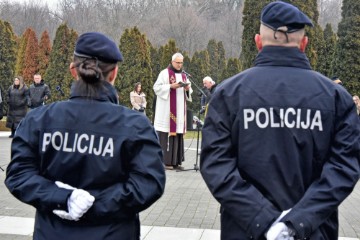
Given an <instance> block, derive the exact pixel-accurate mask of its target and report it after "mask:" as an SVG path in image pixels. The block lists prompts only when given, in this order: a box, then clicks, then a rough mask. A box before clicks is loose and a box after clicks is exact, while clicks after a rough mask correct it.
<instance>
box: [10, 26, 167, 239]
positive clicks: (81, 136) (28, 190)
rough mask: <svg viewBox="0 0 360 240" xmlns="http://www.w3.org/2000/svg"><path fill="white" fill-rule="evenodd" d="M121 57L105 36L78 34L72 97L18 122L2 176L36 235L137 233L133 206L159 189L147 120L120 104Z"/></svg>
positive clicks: (147, 201) (157, 153)
mask: <svg viewBox="0 0 360 240" xmlns="http://www.w3.org/2000/svg"><path fill="white" fill-rule="evenodd" d="M119 61H122V55H121V53H120V51H119V49H118V47H117V45H116V44H115V43H114V42H113V41H112V40H110V39H109V38H108V37H106V36H105V35H103V34H101V33H97V32H88V33H84V34H82V35H81V36H80V37H79V39H78V40H77V43H76V47H75V52H74V60H73V62H72V63H71V64H70V71H71V73H72V75H73V76H74V78H75V79H76V81H75V82H74V84H73V87H72V89H71V96H70V99H69V100H68V101H63V102H57V103H53V104H50V105H47V106H44V107H42V108H37V109H34V110H33V111H31V112H29V113H28V115H27V116H26V117H25V119H24V120H23V121H22V122H21V123H20V125H19V127H18V128H17V131H16V134H15V137H14V139H13V142H12V146H11V156H12V159H11V162H10V164H9V166H8V168H7V176H6V180H5V183H6V186H7V187H8V189H9V190H10V192H11V193H12V194H13V195H14V196H15V197H16V198H18V199H19V200H21V201H23V202H25V203H27V204H30V205H32V206H34V207H35V208H36V216H35V227H34V235H33V236H34V239H37V240H42V239H44V240H45V239H47V240H49V239H51V240H65V239H66V240H69V239H70V240H72V239H73V240H79V239H83V240H85V239H89V240H90V239H94V240H115V239H116V240H118V239H129V240H135V239H139V238H140V222H139V212H140V211H142V210H144V209H146V208H148V207H149V206H150V205H151V204H153V203H154V202H155V201H156V200H157V199H159V198H160V196H161V195H162V194H163V191H164V185H165V171H164V167H163V164H162V162H163V161H162V151H161V147H160V145H159V142H158V139H157V135H156V133H155V131H154V129H153V127H152V125H151V123H150V121H149V120H148V119H147V118H146V117H145V116H144V115H143V114H140V113H138V112H136V111H132V110H131V109H128V108H126V107H123V106H120V105H118V96H117V93H116V91H115V89H114V87H113V84H114V81H115V78H116V75H117V71H118V65H117V62H119Z"/></svg>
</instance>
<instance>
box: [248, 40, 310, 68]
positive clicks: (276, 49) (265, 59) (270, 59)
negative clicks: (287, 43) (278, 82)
mask: <svg viewBox="0 0 360 240" xmlns="http://www.w3.org/2000/svg"><path fill="white" fill-rule="evenodd" d="M254 64H255V66H284V67H297V68H304V69H309V70H310V69H311V66H310V63H309V59H308V58H307V57H306V55H305V53H303V52H301V51H300V50H299V49H298V48H296V47H280V46H266V47H264V48H263V49H262V50H261V51H260V52H259V53H258V55H257V56H256V58H255V62H254Z"/></svg>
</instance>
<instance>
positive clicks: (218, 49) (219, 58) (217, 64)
mask: <svg viewBox="0 0 360 240" xmlns="http://www.w3.org/2000/svg"><path fill="white" fill-rule="evenodd" d="M207 51H208V53H209V58H210V72H209V73H208V75H209V76H210V77H211V78H212V79H213V80H215V81H217V82H219V81H221V75H222V72H223V71H224V69H225V66H226V59H225V49H224V46H223V44H222V42H218V43H217V42H216V41H215V40H214V39H211V40H210V41H209V42H208V45H207Z"/></svg>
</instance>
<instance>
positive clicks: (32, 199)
mask: <svg viewBox="0 0 360 240" xmlns="http://www.w3.org/2000/svg"><path fill="white" fill-rule="evenodd" d="M34 125H35V124H29V122H28V121H27V120H26V118H25V119H23V120H22V121H21V122H20V125H19V126H18V128H17V130H16V135H15V137H14V139H13V141H12V145H11V162H10V164H9V165H8V167H7V169H6V179H5V185H6V187H7V188H8V189H9V191H10V192H11V193H12V194H13V195H14V196H15V197H16V198H17V199H19V200H20V201H22V202H24V203H27V204H30V205H32V206H34V207H35V208H36V209H38V210H40V211H52V210H54V209H61V210H67V199H68V197H69V196H70V194H71V192H72V191H70V190H67V189H61V188H58V187H57V186H56V184H55V182H54V181H52V180H50V179H47V178H46V177H44V176H42V175H41V174H40V170H39V166H40V160H39V159H40V157H39V156H38V155H37V150H38V146H37V145H35V143H36V142H37V139H38V136H36V134H35V130H34V129H31V128H30V126H34Z"/></svg>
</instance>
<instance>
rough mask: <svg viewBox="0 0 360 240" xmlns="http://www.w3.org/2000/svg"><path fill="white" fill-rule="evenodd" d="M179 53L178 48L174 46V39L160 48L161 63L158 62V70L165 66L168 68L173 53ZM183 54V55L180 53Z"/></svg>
mask: <svg viewBox="0 0 360 240" xmlns="http://www.w3.org/2000/svg"><path fill="white" fill-rule="evenodd" d="M177 52H180V50H179V48H178V47H177V46H176V42H175V40H174V39H170V40H169V41H168V43H167V44H166V45H164V46H163V47H160V53H161V58H160V59H161V60H160V61H161V62H160V68H161V69H164V68H166V67H167V66H169V64H170V62H171V57H172V55H174V54H175V53H177ZM181 54H183V53H181ZM186 64H187V63H186V62H184V66H185V67H187V66H186Z"/></svg>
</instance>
